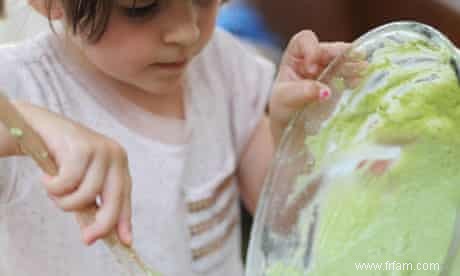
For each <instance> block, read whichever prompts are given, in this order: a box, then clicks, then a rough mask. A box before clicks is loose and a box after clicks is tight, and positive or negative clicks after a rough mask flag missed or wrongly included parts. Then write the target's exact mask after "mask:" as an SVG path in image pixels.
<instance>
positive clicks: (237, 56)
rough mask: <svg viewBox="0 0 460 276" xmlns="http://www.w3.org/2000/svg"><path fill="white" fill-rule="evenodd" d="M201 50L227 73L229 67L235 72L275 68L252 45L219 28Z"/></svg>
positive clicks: (271, 69)
mask: <svg viewBox="0 0 460 276" xmlns="http://www.w3.org/2000/svg"><path fill="white" fill-rule="evenodd" d="M203 52H204V55H203V56H204V57H205V58H207V59H208V60H212V61H213V62H214V63H215V64H217V65H219V66H220V67H221V68H222V69H224V70H225V71H226V73H227V74H228V73H230V72H229V69H234V72H233V73H237V74H240V73H241V72H244V71H252V69H254V68H262V69H264V70H266V71H270V72H273V71H274V70H275V65H274V64H273V63H272V62H271V61H269V60H268V59H266V58H265V57H263V56H262V55H261V54H260V53H259V52H257V50H256V49H255V48H254V47H252V46H251V45H249V44H247V43H244V42H242V41H241V40H240V39H239V38H237V37H235V36H233V35H232V34H230V33H228V32H227V31H225V30H223V29H221V28H216V31H215V32H214V35H213V37H212V39H211V41H210V43H209V44H208V46H207V47H206V48H205V50H204V51H203Z"/></svg>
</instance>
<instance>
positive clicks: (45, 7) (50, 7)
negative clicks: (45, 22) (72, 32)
mask: <svg viewBox="0 0 460 276" xmlns="http://www.w3.org/2000/svg"><path fill="white" fill-rule="evenodd" d="M28 2H29V5H30V6H31V7H32V8H33V9H34V10H36V11H37V12H38V13H40V14H41V15H43V16H45V17H47V18H48V17H49V19H50V20H59V19H62V18H63V17H64V9H63V8H62V5H61V3H60V2H59V1H56V0H28Z"/></svg>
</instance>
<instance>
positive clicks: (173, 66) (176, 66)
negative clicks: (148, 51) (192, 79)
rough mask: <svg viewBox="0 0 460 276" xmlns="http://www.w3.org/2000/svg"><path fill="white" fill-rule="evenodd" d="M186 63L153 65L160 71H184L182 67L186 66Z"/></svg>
mask: <svg viewBox="0 0 460 276" xmlns="http://www.w3.org/2000/svg"><path fill="white" fill-rule="evenodd" d="M187 63H188V62H187V61H186V60H184V61H178V62H159V63H154V64H153V65H154V66H155V67H158V68H160V69H165V70H180V69H184V67H185V66H186V65H187Z"/></svg>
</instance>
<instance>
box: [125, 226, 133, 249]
mask: <svg viewBox="0 0 460 276" xmlns="http://www.w3.org/2000/svg"><path fill="white" fill-rule="evenodd" d="M125 234H126V242H127V243H128V244H129V245H131V243H132V242H133V230H132V228H131V225H130V224H128V225H127V226H126V228H125Z"/></svg>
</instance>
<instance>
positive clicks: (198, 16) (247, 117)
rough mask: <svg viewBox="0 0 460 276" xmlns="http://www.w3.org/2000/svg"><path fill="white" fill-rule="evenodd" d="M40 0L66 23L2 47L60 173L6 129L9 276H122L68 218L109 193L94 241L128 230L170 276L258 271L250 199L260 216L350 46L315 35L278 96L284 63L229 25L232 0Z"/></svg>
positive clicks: (0, 266)
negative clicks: (223, 16) (248, 231)
mask: <svg viewBox="0 0 460 276" xmlns="http://www.w3.org/2000/svg"><path fill="white" fill-rule="evenodd" d="M29 3H30V5H31V6H32V7H33V8H34V9H35V10H36V11H38V12H39V13H41V14H42V15H43V16H46V17H48V18H49V19H50V20H55V21H59V22H62V26H63V27H62V28H59V27H57V26H56V27H55V28H54V31H49V32H48V33H45V34H43V35H39V36H37V37H35V38H33V39H31V40H29V41H26V42H24V43H22V44H19V45H15V46H10V47H3V48H1V49H0V64H1V66H0V90H1V91H4V92H5V93H6V94H7V96H8V97H9V98H10V99H11V100H12V101H13V103H14V104H15V105H16V107H17V108H18V109H19V110H20V111H21V112H22V114H23V115H24V117H25V118H26V120H27V121H28V122H29V123H30V124H31V125H32V126H33V127H34V128H35V129H36V130H37V132H38V133H39V134H40V135H41V136H42V137H43V139H44V140H45V142H46V144H47V146H48V147H49V149H50V152H51V153H52V155H53V158H54V159H55V160H56V162H57V164H58V166H59V174H58V175H57V176H55V177H50V176H45V177H44V178H43V177H42V176H41V174H42V173H41V172H40V171H39V169H38V168H37V167H36V166H35V165H34V164H33V162H32V161H31V160H30V159H27V158H24V157H21V156H20V155H21V152H20V150H18V147H17V145H16V144H15V142H14V140H13V139H12V138H10V137H9V134H8V132H7V130H6V129H3V128H0V156H4V157H7V156H8V157H10V158H6V159H2V160H1V161H0V163H1V164H0V252H1V255H2V257H1V258H0V275H8V276H10V275H11V276H13V275H14V276H29V275H35V276H63V275H69V276H73V275H75V276H81V275H122V272H121V270H120V268H119V267H118V266H117V264H116V262H115V261H114V259H113V258H112V256H111V255H110V253H109V251H108V250H107V249H106V248H105V247H104V245H103V244H100V243H95V244H94V245H93V246H91V247H85V246H84V244H83V243H82V242H81V241H80V238H79V233H78V227H77V226H76V224H75V221H74V219H73V216H71V215H70V214H68V213H65V212H61V210H64V211H66V212H75V211H78V210H80V209H82V208H84V207H86V206H88V205H90V204H92V203H94V202H95V201H96V200H97V199H100V208H99V211H98V213H97V217H96V220H95V222H94V223H93V224H92V225H90V226H88V227H84V228H82V229H81V238H82V239H83V241H84V242H85V243H86V244H93V243H94V242H95V241H96V240H98V239H100V238H102V237H104V236H105V235H107V233H109V232H110V231H112V230H115V231H117V233H118V235H119V237H120V239H121V240H122V241H123V242H124V243H126V244H128V245H131V244H132V245H133V246H134V247H135V248H136V249H137V250H138V251H139V253H140V255H141V256H142V258H143V259H144V260H146V262H147V263H148V264H149V265H150V266H151V267H154V268H155V269H157V270H159V271H160V272H161V273H162V274H163V275H179V276H183V275H216V276H217V275H219V276H222V275H228V276H236V275H242V274H243V268H242V262H241V259H240V254H239V252H240V241H239V238H240V233H239V212H238V210H239V209H238V197H239V195H241V197H242V198H243V200H244V202H245V203H246V205H247V207H248V208H249V209H250V210H251V211H254V209H255V207H256V205H257V199H258V196H259V194H260V191H261V187H262V183H263V179H264V177H265V174H266V172H267V168H268V167H269V164H270V162H271V159H272V156H273V151H274V146H275V145H277V143H278V142H279V139H280V136H281V132H282V130H283V128H284V127H285V126H286V124H287V122H288V120H289V118H290V116H291V115H292V113H293V112H294V111H295V110H297V109H299V108H301V107H302V106H304V105H305V104H306V103H308V102H310V101H314V100H325V99H327V98H328V97H329V94H330V92H329V90H328V88H327V87H325V86H324V85H322V84H319V83H317V82H315V81H312V80H311V79H314V78H315V77H316V76H317V75H318V74H319V72H320V71H321V70H322V69H323V68H324V66H326V65H327V64H328V63H329V62H330V60H331V59H332V58H333V57H334V56H336V55H337V54H339V53H340V52H341V51H343V49H344V47H345V46H344V45H343V44H340V43H336V44H320V43H318V41H317V39H316V37H315V36H314V34H313V33H311V32H307V31H306V32H302V33H300V34H299V35H297V36H296V37H295V38H293V40H292V42H291V43H290V45H289V47H288V49H287V52H286V54H285V57H284V61H283V63H282V65H281V68H280V70H279V74H278V77H277V79H276V83H275V85H274V86H273V85H272V80H273V75H274V68H273V66H272V65H271V64H269V63H267V62H266V61H264V60H262V59H261V58H259V57H257V56H256V55H255V54H254V53H252V52H250V51H248V50H246V49H245V48H244V47H242V46H241V45H240V43H239V42H237V41H236V40H235V39H233V38H232V37H231V36H230V35H228V34H226V33H224V32H223V31H220V30H216V29H215V18H216V14H217V12H218V9H219V5H220V1H219V0H137V1H133V0H117V1H113V0H93V1H87V0H29ZM270 93H272V97H271V101H270V110H271V113H270V116H269V117H268V116H266V115H264V110H265V109H266V105H267V101H268V100H267V99H268V97H269V95H270ZM13 156H14V157H13ZM128 159H129V162H128ZM131 184H132V185H131ZM56 207H58V208H56ZM131 221H132V222H133V225H134V226H135V227H134V228H133V229H132V228H131Z"/></svg>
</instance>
